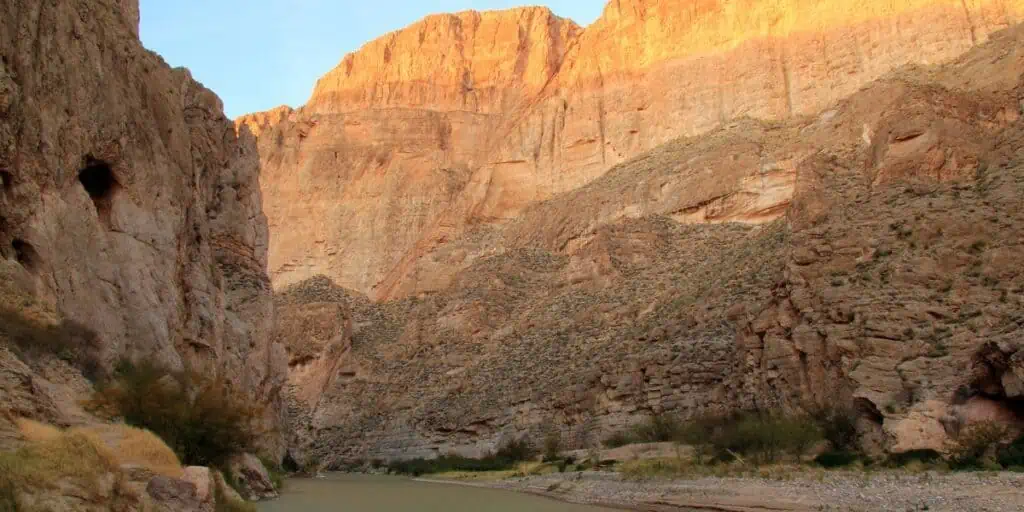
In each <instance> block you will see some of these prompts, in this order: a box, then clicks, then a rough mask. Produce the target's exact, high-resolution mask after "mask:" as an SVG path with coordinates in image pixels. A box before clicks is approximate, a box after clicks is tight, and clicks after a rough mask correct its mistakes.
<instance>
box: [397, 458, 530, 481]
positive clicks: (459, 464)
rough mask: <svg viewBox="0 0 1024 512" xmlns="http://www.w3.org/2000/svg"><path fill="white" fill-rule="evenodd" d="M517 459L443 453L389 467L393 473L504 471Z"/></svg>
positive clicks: (425, 473) (512, 466)
mask: <svg viewBox="0 0 1024 512" xmlns="http://www.w3.org/2000/svg"><path fill="white" fill-rule="evenodd" d="M517 463H518V462H517V461H511V460H508V459H503V458H499V457H496V456H495V455H493V454H492V455H488V456H486V457H482V458H479V459H473V458H469V457H462V456H460V455H443V456H441V457H438V458H436V459H424V458H416V459H409V460H399V461H392V462H390V463H388V465H387V468H388V471H389V472H391V473H395V474H399V475H412V476H420V475H429V474H433V473H448V472H452V471H469V472H479V471H502V470H510V469H514V468H515V467H516V464H517Z"/></svg>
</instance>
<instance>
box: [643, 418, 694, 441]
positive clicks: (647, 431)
mask: <svg viewBox="0 0 1024 512" xmlns="http://www.w3.org/2000/svg"><path fill="white" fill-rule="evenodd" d="M682 430H683V424H682V423H681V422H680V421H679V420H678V419H676V418H675V417H673V416H669V415H667V414H655V415H653V416H650V417H649V418H647V420H646V421H644V422H643V423H640V424H639V425H636V426H634V427H633V435H632V436H631V438H632V439H633V441H634V442H638V443H664V442H669V441H677V440H679V436H680V433H681V432H682Z"/></svg>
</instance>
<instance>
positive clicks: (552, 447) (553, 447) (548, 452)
mask: <svg viewBox="0 0 1024 512" xmlns="http://www.w3.org/2000/svg"><path fill="white" fill-rule="evenodd" d="M561 455H562V434H561V432H559V431H558V430H555V429H553V430H551V431H550V432H548V435H546V436H544V462H554V461H556V460H559V458H561Z"/></svg>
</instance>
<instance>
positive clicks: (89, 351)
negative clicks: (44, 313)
mask: <svg viewBox="0 0 1024 512" xmlns="http://www.w3.org/2000/svg"><path fill="white" fill-rule="evenodd" d="M5 340H6V344H7V345H8V346H9V347H10V348H11V349H12V350H13V351H14V353H15V354H17V355H18V357H19V358H22V359H24V360H31V359H36V358H39V357H41V356H45V355H51V356H54V357H57V358H58V359H61V360H63V361H65V362H67V363H68V364H70V365H72V366H74V367H76V368H78V369H79V370H80V371H81V372H82V375H84V376H85V377H86V378H87V379H89V380H91V381H96V380H98V379H100V378H101V377H102V376H103V360H102V354H101V347H100V339H99V336H98V335H97V334H96V333H95V332H94V331H92V330H91V329H89V328H88V327H86V326H84V325H82V324H80V323H78V322H74V321H70V320H65V321H63V322H61V323H59V324H53V325H51V324H45V323H40V322H38V321H35V320H32V319H29V318H26V317H24V316H23V315H21V314H19V313H17V312H15V311H11V310H8V309H3V308H0V342H4V341H5Z"/></svg>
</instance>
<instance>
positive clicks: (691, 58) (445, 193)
mask: <svg viewBox="0 0 1024 512" xmlns="http://www.w3.org/2000/svg"><path fill="white" fill-rule="evenodd" d="M1022 17H1024V3H1021V2H1020V1H1019V0H980V1H976V2H966V3H965V2H959V1H952V0H913V1H908V2H895V3H894V2H889V1H868V2H866V3H865V2H855V1H852V0H842V1H824V0H786V1H782V2H776V1H767V0H743V1H741V2H721V1H714V0H708V1H701V2H691V3H689V4H687V5H686V6H680V5H678V3H677V2H673V1H659V0H629V1H614V2H609V4H608V6H607V8H606V9H605V12H604V14H603V15H602V16H601V17H600V18H599V19H598V20H597V21H596V22H594V23H593V24H592V25H591V26H589V27H587V28H586V29H579V28H578V27H576V26H575V25H573V24H572V23H571V22H569V21H568V20H562V19H559V18H557V17H555V16H553V15H552V14H551V13H550V12H548V11H546V10H544V9H538V8H524V9H513V10H509V11H498V12H487V13H473V12H466V13H459V14H456V15H439V16H431V17H428V18H426V19H424V20H423V21H421V22H419V23H417V24H414V25H412V26H410V27H408V28H406V29H403V30H400V31H398V32H395V33H392V34H389V35H387V36H384V37H382V38H380V39H378V40H376V41H373V42H371V43H369V44H367V45H366V46H365V47H363V48H362V49H361V50H359V51H357V52H355V53H353V54H351V55H348V56H346V57H345V58H344V59H343V60H342V62H341V64H339V66H338V67H337V68H335V69H334V70H332V71H331V72H330V73H328V74H327V75H326V76H324V78H322V79H321V80H320V81H319V82H318V84H317V87H316V89H315V91H314V93H313V95H312V97H311V98H310V100H309V103H308V104H307V105H305V106H304V107H302V108H300V109H297V110H294V111H292V110H290V109H286V110H278V111H275V112H273V113H272V115H262V114H257V115H255V116H252V117H246V118H242V119H240V120H239V121H238V122H237V124H238V125H239V126H253V127H255V128H253V129H254V130H258V131H260V132H261V137H260V142H259V145H260V155H261V159H262V161H263V167H264V174H263V176H262V180H261V183H262V187H263V190H264V195H265V197H266V198H267V214H268V216H269V219H270V224H271V229H272V230H273V231H274V233H275V236H274V237H273V238H272V240H271V247H270V271H271V276H272V280H273V282H274V285H275V287H278V288H281V287H284V286H287V285H289V284H292V283H295V282H298V281H301V280H303V279H307V278H309V277H312V276H314V275H317V274H323V275H326V276H328V277H330V278H332V279H334V280H335V281H337V282H338V283H339V284H341V285H343V286H345V287H347V288H351V289H355V290H358V291H360V292H362V293H365V294H368V295H369V296H371V297H372V298H374V299H387V298H401V297H405V296H408V295H410V294H414V293H417V292H423V291H433V290H437V289H440V288H443V286H444V285H445V284H446V282H447V281H446V280H444V279H440V280H438V279H435V278H434V276H433V275H432V274H431V273H430V272H423V265H430V264H431V262H430V261H429V256H428V254H429V253H431V251H433V250H435V249H437V248H439V247H443V246H444V245H445V244H447V242H450V241H451V240H454V239H456V238H458V237H459V236H461V235H462V234H464V233H465V231H466V230H467V229H469V228H471V227H472V226H474V225H476V224H478V223H481V222H484V223H491V222H502V221H506V220H508V219H512V218H515V217H517V216H518V215H519V214H520V213H521V212H524V211H526V210H527V209H528V207H529V206H530V205H532V204H535V203H536V202H539V201H543V200H545V199H548V198H551V197H553V196H555V195H556V194H560V193H564V192H569V191H572V190H575V189H578V188H579V187H581V186H583V185H585V184H587V183H589V182H591V181H592V180H594V179H596V178H598V177H600V176H602V175H603V174H604V173H605V172H606V171H608V169H610V168H611V167H612V166H614V165H615V164H617V163H621V162H624V161H626V160H628V159H630V158H633V157H635V156H637V155H640V154H643V153H644V152H646V151H648V150H651V149H653V148H655V147H656V146H658V145H660V144H662V143H665V142H667V141H669V140H672V139H674V138H676V137H679V136H680V135H697V134H702V133H706V132H708V131H709V130H712V129H713V128H715V127H719V126H722V125H723V124H725V123H728V122H729V121H730V120H732V119H738V118H741V117H754V118H759V119H763V120H785V119H791V118H795V117H799V116H804V115H812V114H815V113H818V112H819V111H821V110H822V109H824V108H826V107H827V106H828V105H830V104H832V103H834V102H836V101H838V100H840V99H842V98H844V97H846V96H849V95H850V94H852V93H854V92H856V91H857V90H858V89H859V88H860V87H862V86H863V85H865V84H867V83H869V82H871V81H873V80H875V79H877V78H879V77H880V76H882V75H883V74H885V73H886V72H888V71H890V70H893V69H895V68H897V67H899V66H901V65H904V64H908V63H918V64H935V63H940V62H946V61H949V60H950V59H953V58H955V57H957V56H959V55H961V54H962V53H964V52H965V51H967V50H968V49H970V48H971V47H973V46H975V45H977V44H980V43H983V42H984V41H986V40H987V39H988V37H989V35H990V34H991V33H992V32H993V31H996V30H999V29H1002V28H1006V27H1008V26H1010V25H1011V24H1014V23H1016V22H1017V21H1020V20H1021V19H1022ZM481 34H487V37H482V36H480V35H481ZM427 76H429V77H431V78H430V80H426V79H424V77H427ZM728 192H729V193H732V194H733V195H742V196H745V197H751V196H752V195H760V196H761V197H759V198H751V199H748V200H747V202H748V205H747V207H745V208H742V209H740V210H739V211H735V212H733V211H728V210H727V211H724V212H718V211H717V210H712V212H711V213H712V214H711V216H710V218H707V216H706V215H705V214H704V213H703V210H701V209H698V210H696V211H695V212H694V215H692V216H691V217H690V218H689V219H688V220H689V221H706V220H710V221H730V220H736V221H742V222H766V221H770V220H772V219H775V218H778V217H779V216H780V215H781V214H782V212H784V211H785V208H786V206H787V204H788V200H789V198H790V197H791V196H792V183H791V181H790V182H788V183H787V182H786V181H782V182H778V183H776V182H773V183H771V184H770V186H768V187H767V188H766V190H759V189H757V188H756V187H751V186H750V184H749V183H744V184H742V185H740V186H735V188H733V189H731V190H729V191H728ZM678 193H680V194H682V195H683V197H681V198H680V201H681V202H691V203H698V202H699V199H698V196H700V197H703V196H704V194H702V193H698V194H695V197H687V195H688V194H689V191H681V192H678ZM442 250H443V249H442ZM472 256H473V255H472V254H469V255H467V259H466V260H464V261H463V262H462V263H461V264H460V267H459V268H466V267H467V266H468V265H469V264H470V263H471V261H472Z"/></svg>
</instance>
